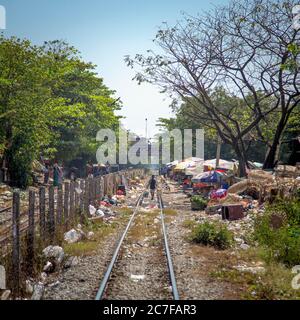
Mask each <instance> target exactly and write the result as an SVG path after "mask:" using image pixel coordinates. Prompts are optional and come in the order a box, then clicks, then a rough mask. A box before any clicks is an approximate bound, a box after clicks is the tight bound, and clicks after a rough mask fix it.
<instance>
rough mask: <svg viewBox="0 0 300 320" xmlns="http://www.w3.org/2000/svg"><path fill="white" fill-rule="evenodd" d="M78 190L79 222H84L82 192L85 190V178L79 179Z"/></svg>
mask: <svg viewBox="0 0 300 320" xmlns="http://www.w3.org/2000/svg"><path fill="white" fill-rule="evenodd" d="M80 190H81V193H80V195H79V212H80V222H81V223H82V224H83V223H84V192H85V180H80Z"/></svg>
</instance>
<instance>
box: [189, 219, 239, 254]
mask: <svg viewBox="0 0 300 320" xmlns="http://www.w3.org/2000/svg"><path fill="white" fill-rule="evenodd" d="M191 240H192V241H194V242H196V243H201V244H203V245H206V246H207V245H210V246H213V247H215V248H218V249H221V250H225V249H227V248H229V247H230V246H231V244H232V242H233V235H232V233H231V232H230V231H229V230H228V229H227V227H226V226H221V225H217V224H212V223H209V222H205V223H203V224H200V225H198V226H197V227H195V228H194V230H193V232H192V236H191Z"/></svg>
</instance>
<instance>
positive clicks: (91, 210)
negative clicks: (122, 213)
mask: <svg viewBox="0 0 300 320" xmlns="http://www.w3.org/2000/svg"><path fill="white" fill-rule="evenodd" d="M96 211H97V209H96V208H95V207H94V206H92V205H90V206H89V212H90V215H91V216H95V214H96Z"/></svg>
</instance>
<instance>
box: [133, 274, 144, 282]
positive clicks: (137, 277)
mask: <svg viewBox="0 0 300 320" xmlns="http://www.w3.org/2000/svg"><path fill="white" fill-rule="evenodd" d="M130 279H131V280H133V281H135V282H137V281H141V280H144V279H145V275H135V274H132V275H130Z"/></svg>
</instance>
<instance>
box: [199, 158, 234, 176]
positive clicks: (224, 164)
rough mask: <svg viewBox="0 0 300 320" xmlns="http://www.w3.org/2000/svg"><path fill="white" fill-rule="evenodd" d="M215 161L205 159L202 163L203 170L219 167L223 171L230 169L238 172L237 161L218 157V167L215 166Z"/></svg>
mask: <svg viewBox="0 0 300 320" xmlns="http://www.w3.org/2000/svg"><path fill="white" fill-rule="evenodd" d="M216 162H217V160H216V159H212V160H206V161H205V162H204V164H203V166H204V172H206V171H211V170H215V169H221V170H224V171H232V172H234V173H237V172H238V163H237V162H234V161H227V160H223V159H220V161H219V166H218V168H216Z"/></svg>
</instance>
